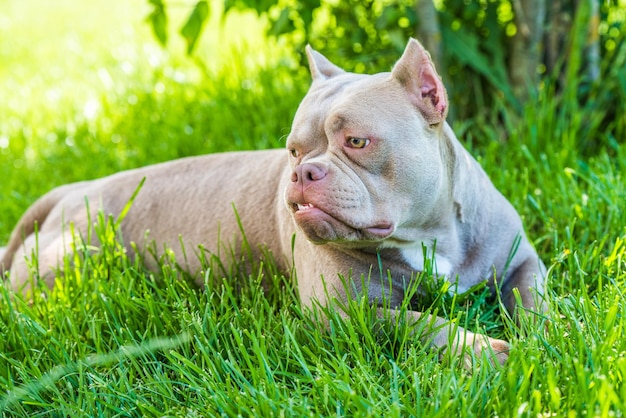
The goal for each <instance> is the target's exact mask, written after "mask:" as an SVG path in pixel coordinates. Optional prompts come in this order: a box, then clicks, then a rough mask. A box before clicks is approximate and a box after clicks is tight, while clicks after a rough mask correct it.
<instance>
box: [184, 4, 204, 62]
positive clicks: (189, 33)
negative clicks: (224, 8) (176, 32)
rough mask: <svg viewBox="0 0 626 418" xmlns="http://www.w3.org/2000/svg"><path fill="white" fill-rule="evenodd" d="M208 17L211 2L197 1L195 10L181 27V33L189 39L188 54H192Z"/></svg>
mask: <svg viewBox="0 0 626 418" xmlns="http://www.w3.org/2000/svg"><path fill="white" fill-rule="evenodd" d="M208 17H209V4H208V3H207V2H206V1H205V0H202V1H199V2H198V3H196V7H194V8H193V12H191V14H190V15H189V18H188V19H187V22H186V23H185V25H184V26H183V27H182V28H181V29H180V34H181V35H182V36H183V38H185V40H186V41H187V55H191V53H192V52H193V50H194V48H195V47H196V43H197V41H198V38H199V37H200V32H202V27H203V26H204V23H205V21H206V20H207V18H208Z"/></svg>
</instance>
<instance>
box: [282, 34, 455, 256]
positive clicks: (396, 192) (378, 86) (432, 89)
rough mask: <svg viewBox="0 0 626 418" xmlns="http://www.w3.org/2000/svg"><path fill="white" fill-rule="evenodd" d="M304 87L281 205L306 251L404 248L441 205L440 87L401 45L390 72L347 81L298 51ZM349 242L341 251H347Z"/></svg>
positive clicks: (320, 59)
mask: <svg viewBox="0 0 626 418" xmlns="http://www.w3.org/2000/svg"><path fill="white" fill-rule="evenodd" d="M307 55H308V59H309V66H310V69H311V74H312V77H313V83H312V85H311V88H310V89H309V92H308V93H307V95H306V96H305V98H304V99H303V101H302V103H301V104H300V107H299V108H298V111H297V113H296V116H295V118H294V122H293V126H292V130H291V133H290V135H289V137H288V139H287V149H288V151H289V159H290V164H291V167H292V173H291V181H290V182H289V185H288V186H287V189H286V191H285V199H286V202H287V205H288V207H289V209H290V210H291V212H292V214H293V218H294V220H295V222H296V223H297V225H298V226H299V227H300V229H302V231H304V233H305V234H306V235H307V237H308V238H309V239H310V240H311V241H313V242H316V243H326V242H337V243H346V245H371V243H376V242H382V241H393V240H395V241H397V242H400V243H401V242H403V241H410V240H412V238H413V236H414V231H415V230H416V229H420V228H427V227H428V226H429V224H437V222H438V220H437V218H438V217H439V216H441V215H440V214H438V211H439V209H440V208H441V205H442V204H444V202H446V201H449V200H450V197H449V192H450V191H449V190H448V189H449V186H448V182H447V178H448V172H447V165H448V163H447V162H446V161H445V150H444V148H445V145H444V142H443V141H442V140H441V138H442V136H443V130H444V127H443V125H444V124H445V117H446V114H447V109H448V100H447V96H446V92H445V89H444V87H443V84H442V82H441V80H440V78H439V76H438V74H437V72H436V71H435V67H434V65H433V63H432V61H431V59H430V56H429V55H428V53H427V52H426V50H425V49H424V48H423V47H422V46H421V45H420V44H419V43H418V42H417V41H416V40H414V39H411V40H410V41H409V43H408V45H407V47H406V49H405V51H404V54H403V55H402V57H401V58H400V59H399V61H398V62H397V63H396V65H395V66H394V67H393V69H392V71H391V72H390V73H379V74H374V75H361V74H353V73H348V72H345V71H344V70H342V69H341V68H339V67H337V66H336V65H334V64H332V63H331V62H330V61H329V60H328V59H326V58H325V57H324V56H322V55H321V54H320V53H318V52H316V51H314V50H313V49H311V48H310V47H307ZM348 243H349V244H348Z"/></svg>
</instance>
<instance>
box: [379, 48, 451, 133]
mask: <svg viewBox="0 0 626 418" xmlns="http://www.w3.org/2000/svg"><path fill="white" fill-rule="evenodd" d="M391 76H392V77H393V78H395V79H396V80H398V81H399V82H400V84H402V85H403V86H404V88H405V89H406V91H407V92H408V94H409V98H410V99H411V102H412V103H413V104H414V105H415V106H416V107H417V108H418V109H419V111H420V112H421V113H422V115H424V118H426V121H427V122H428V123H429V124H430V125H437V124H439V123H441V122H443V121H444V120H445V119H446V115H447V114H448V96H447V94H446V89H445V87H444V86H443V83H442V82H441V78H440V77H439V74H437V71H436V70H435V65H434V64H433V62H432V60H431V59H430V54H428V52H427V51H426V49H424V47H423V46H422V45H421V44H420V43H419V42H418V41H417V40H415V39H413V38H411V39H410V40H409V43H408V44H407V46H406V49H405V50H404V53H403V54H402V57H400V59H399V60H398V62H397V63H396V65H394V67H393V70H391Z"/></svg>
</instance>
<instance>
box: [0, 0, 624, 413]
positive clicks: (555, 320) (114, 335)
mask: <svg viewBox="0 0 626 418" xmlns="http://www.w3.org/2000/svg"><path fill="white" fill-rule="evenodd" d="M4 3H6V4H3V6H2V11H0V38H2V39H3V42H1V43H0V62H2V65H0V177H1V178H2V190H1V191H0V213H2V216H1V217H0V243H5V242H6V240H7V238H8V235H9V233H10V231H11V228H12V226H13V225H14V224H15V222H16V221H17V219H18V218H19V216H20V215H21V213H22V212H23V211H24V210H25V209H26V207H27V206H28V205H29V204H31V203H32V202H33V201H34V200H35V199H36V198H37V197H38V196H40V195H41V194H42V193H44V192H45V191H47V190H49V189H50V188H52V187H54V186H56V185H59V184H63V183H67V182H70V181H77V180H82V179H89V178H96V177H100V176H103V175H106V174H108V173H113V172H116V171H119V170H122V169H126V168H131V167H137V166H141V165H146V164H150V163H154V162H158V161H165V160H170V159H173V158H178V157H182V156H188V155H195V154H203V153H209V152H218V151H225V150H236V149H261V148H269V147H281V146H283V145H284V138H285V136H286V135H287V133H288V132H289V129H290V128H289V127H290V124H291V119H292V117H293V114H294V112H295V109H296V107H297V105H298V103H299V101H300V99H301V98H302V96H303V95H304V93H305V91H306V88H307V86H308V83H309V77H308V74H307V73H306V72H305V71H303V70H302V69H300V68H298V67H297V66H296V64H295V62H296V61H297V60H296V56H295V53H294V52H292V51H287V50H285V49H284V48H281V47H280V45H279V44H276V43H275V42H270V41H269V40H265V39H264V36H263V32H262V26H261V25H260V24H259V23H258V22H257V21H256V20H255V19H254V17H253V16H251V15H240V16H235V17H233V18H230V19H228V20H227V21H226V22H225V23H224V25H225V26H224V27H221V26H220V25H221V23H220V22H219V20H215V19H217V18H216V17H214V20H213V21H212V22H211V23H210V24H209V30H208V32H207V33H206V35H205V37H203V39H202V43H201V44H200V49H199V51H198V52H199V54H198V61H194V60H192V59H188V58H186V57H185V56H184V54H183V53H182V50H183V46H182V45H180V44H178V43H177V42H173V45H170V47H169V48H168V50H167V51H165V50H162V49H161V48H160V47H159V46H158V45H157V44H156V42H155V41H154V39H153V38H152V37H151V35H150V33H149V28H148V26H147V25H146V24H145V23H144V21H143V18H144V17H145V15H146V14H147V12H148V9H147V8H146V5H145V4H144V3H147V2H142V1H138V2H126V1H122V0H116V1H104V0H94V1H91V2H88V3H84V4H83V3H80V4H78V3H76V2H71V1H69V0H59V1H56V2H54V6H51V5H49V4H48V2H45V1H43V0H29V1H28V2H25V1H24V2H4ZM181 7H182V6H181ZM173 13H174V14H173V20H174V22H173V25H175V24H176V16H177V13H180V14H181V16H182V15H184V13H185V10H179V11H177V10H175V11H174V12H173ZM215 16H217V13H216V14H215ZM69 22H71V24H69ZM242 27H245V28H246V30H245V31H242V30H241V28H242ZM200 62H201V63H202V64H200ZM611 74H614V72H613V73H611ZM616 94H618V93H616ZM619 94H621V93H619ZM625 99H626V97H624V96H617V97H615V102H616V103H617V102H619V103H623V102H624V100H625ZM451 105H452V106H454V103H452V104H451ZM561 105H562V104H561ZM566 105H567V106H568V107H567V109H568V111H567V112H562V111H558V110H557V103H556V102H555V100H553V98H552V96H551V94H550V92H549V91H544V92H542V93H541V94H540V96H539V97H538V98H537V99H536V101H533V102H532V103H530V104H529V105H528V106H527V107H526V109H525V112H524V117H523V118H521V119H519V120H517V121H516V122H515V123H513V124H511V126H509V127H507V135H508V137H507V139H506V140H503V139H502V138H501V137H500V133H499V132H500V131H499V130H497V129H490V127H489V126H481V123H480V122H477V121H455V122H454V128H455V130H456V131H457V133H458V134H459V137H460V138H461V140H462V141H465V142H466V143H467V145H468V147H469V148H471V151H472V153H473V154H474V155H475V156H476V157H477V159H478V160H479V161H480V163H481V164H482V165H483V167H484V168H485V169H486V171H487V172H488V173H489V175H490V177H491V178H492V180H493V182H494V183H495V185H496V186H497V187H498V188H499V190H500V191H501V192H502V193H503V194H504V195H505V196H506V197H507V198H508V199H509V200H510V201H511V202H512V203H513V205H514V206H515V207H516V208H517V210H518V211H519V213H520V214H521V216H522V218H523V220H524V223H525V225H526V228H527V233H528V235H529V237H530V238H531V240H532V241H533V243H534V244H535V246H536V247H537V250H538V252H539V254H540V255H541V257H542V258H543V260H544V262H545V263H546V265H547V266H548V267H549V277H548V284H549V289H548V293H547V300H548V304H549V307H550V310H549V313H548V314H547V315H546V316H545V317H542V318H539V320H538V321H537V322H536V323H534V324H533V323H522V324H520V325H519V326H518V325H515V324H513V323H511V322H510V321H508V320H507V318H505V317H504V315H503V314H502V313H501V312H500V311H499V310H498V309H494V308H492V305H490V301H489V300H488V298H487V295H486V293H485V292H484V291H483V290H482V289H476V290H475V291H474V292H472V293H471V294H469V295H462V296H460V297H454V296H453V295H449V294H447V293H445V292H443V291H441V289H440V288H438V286H437V285H436V284H429V285H428V286H426V287H428V288H429V289H431V290H430V291H429V296H430V298H429V300H428V301H426V302H425V305H426V309H427V310H429V311H430V312H433V313H436V314H438V315H441V316H445V317H448V318H450V319H451V320H454V321H457V322H458V323H459V324H461V325H463V326H466V327H468V328H469V329H471V330H475V331H481V332H486V333H488V334H489V335H491V336H493V337H497V338H504V339H507V340H509V341H511V342H512V350H511V353H510V357H509V360H508V362H507V363H506V365H505V366H504V367H498V366H492V365H490V364H488V363H486V362H482V363H476V364H475V366H474V368H473V370H465V369H464V368H462V367H461V366H460V362H459V361H457V360H455V359H450V358H443V359H440V358H439V354H438V353H437V352H435V351H433V350H432V349H431V348H429V347H428V346H425V345H423V344H421V343H420V341H419V340H418V339H417V338H415V337H414V336H412V335H411V333H410V331H411V330H410V329H407V327H405V326H400V327H398V328H393V327H391V326H390V325H389V324H386V325H385V324H383V325H382V330H383V331H382V332H374V331H373V330H374V329H380V328H381V327H378V326H376V322H377V321H378V320H377V319H375V315H372V312H371V311H372V310H371V308H370V307H369V306H368V305H367V304H365V303H361V301H354V303H352V304H351V306H349V310H350V312H351V319H350V320H346V321H344V320H341V319H339V318H337V316H336V314H335V312H333V311H332V310H331V311H329V312H326V314H327V315H328V316H329V317H330V318H329V319H330V324H331V326H330V329H329V330H328V331H322V330H320V329H319V327H317V326H316V323H315V321H313V320H312V319H311V318H310V317H309V316H308V315H307V314H306V312H303V311H302V310H301V309H300V308H299V305H298V297H297V295H296V294H295V293H294V288H293V285H292V284H290V283H289V282H288V281H287V280H285V278H284V277H283V275H282V273H281V272H278V271H276V269H275V268H273V266H272V265H258V266H257V267H256V268H255V270H254V271H255V274H252V275H248V276H246V275H242V274H238V273H235V274H234V275H235V276H240V277H226V278H224V280H223V281H211V282H210V283H209V282H208V280H207V286H206V289H197V288H195V287H194V286H192V285H191V284H190V283H189V281H188V280H187V278H186V277H185V274H184V272H183V271H181V270H179V269H177V268H176V266H175V263H168V262H164V263H163V264H162V266H161V269H160V270H159V271H157V272H150V271H147V270H146V269H145V268H144V267H143V266H142V265H141V263H140V262H139V261H137V260H135V259H130V258H128V257H127V256H126V254H125V253H124V252H123V251H122V250H121V249H122V248H121V246H120V244H119V242H118V240H117V239H116V235H115V230H114V228H113V226H112V225H111V222H107V221H108V220H107V219H106V218H105V217H104V216H103V217H102V218H101V220H100V221H101V222H100V224H99V226H98V227H97V228H96V231H95V232H96V233H97V234H99V236H100V239H101V241H103V247H102V249H101V251H99V252H97V253H93V254H91V253H90V254H88V255H86V256H85V258H80V257H77V258H75V259H74V260H73V261H74V263H73V264H71V267H69V264H68V268H67V271H66V277H65V278H64V280H63V282H62V283H59V285H58V286H57V287H56V288H55V290H54V291H52V292H50V293H47V294H45V295H36V297H35V298H34V299H33V300H28V301H27V300H23V298H22V297H21V296H19V295H13V294H11V293H10V292H9V291H8V289H7V287H5V286H4V285H1V284H0V415H1V416H3V417H4V416H7V417H9V416H33V415H34V416H71V415H73V416H219V415H223V416H238V415H240V416H418V417H421V416H428V417H437V416H441V417H449V416H459V417H465V416H501V417H511V416H528V417H536V416H542V417H547V416H558V417H565V416H571V417H578V416H601V417H605V416H606V417H609V416H623V415H624V414H625V412H624V411H626V384H625V383H624V380H625V379H626V338H625V337H624V327H625V326H626V303H625V296H624V293H625V292H626V222H625V221H624V215H623V214H624V213H625V212H626V182H625V179H624V173H625V169H626V144H625V141H624V138H621V137H615V136H614V133H615V132H622V133H623V132H626V119H625V118H624V117H623V115H621V116H620V115H618V117H617V118H616V120H615V121H614V122H613V125H612V126H611V127H610V129H606V130H600V129H591V128H590V127H593V126H595V122H594V119H593V118H594V117H597V116H598V114H596V113H593V112H589V111H588V108H586V107H584V105H583V104H580V105H579V104H577V103H566ZM590 132H591V133H590ZM585 135H587V136H585ZM427 276H428V275H425V276H424V277H423V278H422V280H423V281H426V282H428V280H429V277H427ZM262 279H265V280H269V281H270V282H272V283H273V284H274V286H273V287H272V289H271V290H270V291H269V292H263V291H262V288H261V280H262ZM426 282H425V283H426ZM232 283H237V284H238V285H237V286H233V285H232ZM422 325H424V324H422Z"/></svg>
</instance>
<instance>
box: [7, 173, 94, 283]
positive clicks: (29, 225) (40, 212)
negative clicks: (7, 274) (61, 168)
mask: <svg viewBox="0 0 626 418" xmlns="http://www.w3.org/2000/svg"><path fill="white" fill-rule="evenodd" d="M82 185H84V182H81V183H72V184H67V185H64V186H60V187H57V188H56V189H53V190H51V191H49V192H48V193H46V194H45V195H43V196H42V197H40V198H39V200H37V201H36V202H35V203H33V204H32V205H31V206H30V207H29V208H28V209H27V210H26V212H25V213H24V215H22V217H21V218H20V220H19V221H18V223H17V225H16V226H15V228H14V229H13V232H11V237H10V238H9V242H8V243H7V246H6V247H4V248H0V273H2V272H4V271H9V270H10V269H11V265H12V264H13V258H14V256H15V253H16V252H17V250H18V249H19V248H20V246H21V245H22V244H23V243H24V240H25V239H26V237H28V236H29V235H31V234H32V233H33V232H35V225H39V226H41V225H42V224H43V222H44V221H45V220H46V218H47V217H48V214H50V211H51V210H52V208H54V207H55V206H56V205H57V203H59V202H60V201H61V199H63V197H65V196H67V194H68V193H70V192H71V191H73V190H76V189H78V188H80V187H81V186H82ZM0 277H1V275H0Z"/></svg>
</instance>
